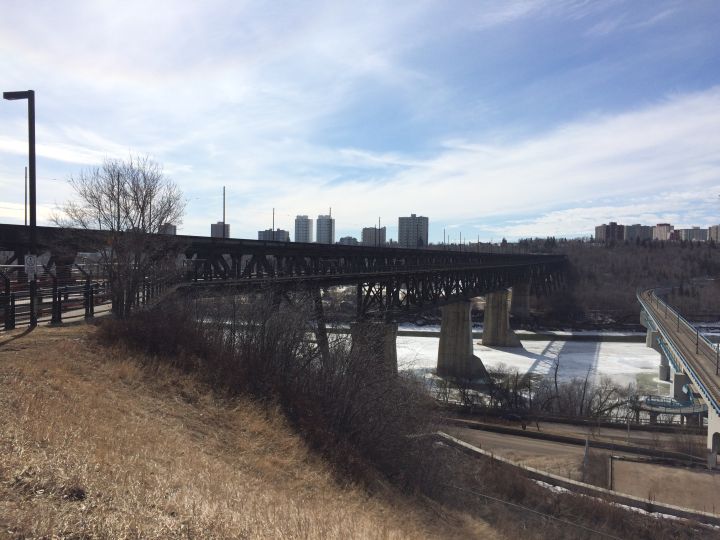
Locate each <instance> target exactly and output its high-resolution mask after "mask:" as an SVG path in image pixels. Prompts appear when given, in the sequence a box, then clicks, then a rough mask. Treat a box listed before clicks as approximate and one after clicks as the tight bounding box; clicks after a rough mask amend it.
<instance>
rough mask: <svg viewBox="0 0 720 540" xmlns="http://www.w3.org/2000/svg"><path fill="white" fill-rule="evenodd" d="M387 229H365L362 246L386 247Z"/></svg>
mask: <svg viewBox="0 0 720 540" xmlns="http://www.w3.org/2000/svg"><path fill="white" fill-rule="evenodd" d="M385 232H386V230H385V227H380V228H377V227H363V230H362V245H363V246H384V245H385Z"/></svg>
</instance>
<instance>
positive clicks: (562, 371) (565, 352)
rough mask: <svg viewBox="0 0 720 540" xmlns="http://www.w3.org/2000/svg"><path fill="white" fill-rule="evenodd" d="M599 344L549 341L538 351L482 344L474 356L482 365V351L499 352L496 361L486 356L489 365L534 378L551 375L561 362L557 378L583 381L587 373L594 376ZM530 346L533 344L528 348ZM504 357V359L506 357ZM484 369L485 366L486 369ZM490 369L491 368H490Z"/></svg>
mask: <svg viewBox="0 0 720 540" xmlns="http://www.w3.org/2000/svg"><path fill="white" fill-rule="evenodd" d="M601 345H602V343H601V342H599V341H557V340H555V341H550V342H548V343H547V344H545V346H544V347H543V348H542V350H540V352H533V351H531V350H528V349H526V348H525V346H523V347H488V346H485V345H481V348H480V350H479V351H478V350H476V355H477V356H479V357H480V358H481V359H482V360H483V362H485V359H483V356H485V355H483V349H484V350H485V351H496V352H499V353H502V357H500V358H497V357H495V355H492V354H491V355H487V356H489V358H487V360H488V362H489V363H491V364H495V365H499V364H505V365H506V366H508V367H510V368H511V369H513V368H514V369H517V370H518V371H519V372H521V373H522V372H523V371H524V373H523V374H524V375H535V376H540V377H545V376H552V375H553V370H554V369H555V363H556V362H557V361H558V358H559V361H560V367H559V369H558V378H560V379H563V380H570V379H573V378H581V379H584V378H585V376H586V375H587V374H588V372H589V373H590V378H591V379H593V378H595V376H596V375H597V367H598V362H599V360H600V346H601ZM530 346H531V347H532V345H530ZM506 356H507V358H505V357H506ZM513 356H515V357H517V356H520V357H522V358H526V359H529V360H530V362H531V363H530V365H529V366H528V367H527V368H524V366H523V364H524V362H516V361H513ZM486 367H487V366H486ZM491 369H492V368H491Z"/></svg>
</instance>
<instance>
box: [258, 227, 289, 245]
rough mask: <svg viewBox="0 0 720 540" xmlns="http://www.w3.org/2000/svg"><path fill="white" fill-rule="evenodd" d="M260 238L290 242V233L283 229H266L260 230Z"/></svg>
mask: <svg viewBox="0 0 720 540" xmlns="http://www.w3.org/2000/svg"><path fill="white" fill-rule="evenodd" d="M258 240H269V241H275V242H289V241H290V233H289V232H288V231H285V230H283V229H275V230H274V231H273V230H272V229H265V230H264V231H258Z"/></svg>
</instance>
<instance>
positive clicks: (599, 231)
mask: <svg viewBox="0 0 720 540" xmlns="http://www.w3.org/2000/svg"><path fill="white" fill-rule="evenodd" d="M606 229H607V225H605V224H603V225H598V226H597V227H595V241H596V242H605V238H606V237H607V230H606Z"/></svg>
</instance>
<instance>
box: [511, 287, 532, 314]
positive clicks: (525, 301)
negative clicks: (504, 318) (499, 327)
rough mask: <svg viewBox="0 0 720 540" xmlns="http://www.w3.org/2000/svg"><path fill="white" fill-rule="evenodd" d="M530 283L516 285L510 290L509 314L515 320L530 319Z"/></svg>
mask: <svg viewBox="0 0 720 540" xmlns="http://www.w3.org/2000/svg"><path fill="white" fill-rule="evenodd" d="M530 296H531V295H530V282H525V283H518V284H516V285H513V286H512V287H511V288H510V313H511V314H512V316H513V317H514V318H515V319H516V320H521V321H527V320H529V319H530Z"/></svg>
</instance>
